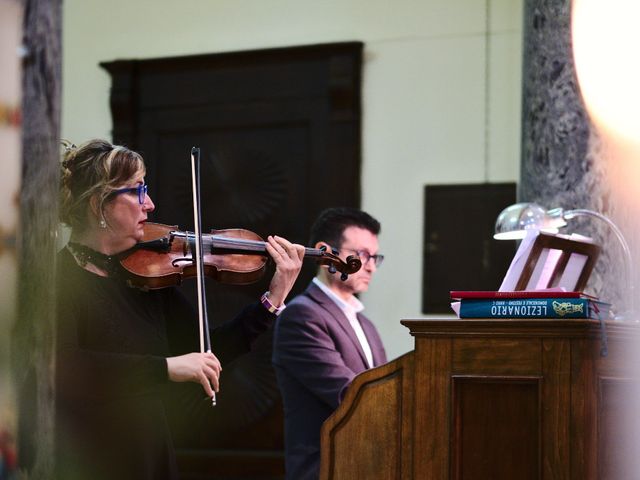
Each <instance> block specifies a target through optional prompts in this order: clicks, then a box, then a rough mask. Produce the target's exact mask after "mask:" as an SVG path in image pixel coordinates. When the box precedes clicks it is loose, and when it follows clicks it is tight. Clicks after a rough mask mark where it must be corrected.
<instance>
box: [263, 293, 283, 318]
mask: <svg viewBox="0 0 640 480" xmlns="http://www.w3.org/2000/svg"><path fill="white" fill-rule="evenodd" d="M260 303H261V304H262V306H263V307H264V308H266V309H267V310H269V312H271V313H273V314H274V315H280V314H281V313H282V311H283V310H284V309H285V305H284V304H283V305H281V306H279V307H276V306H275V305H274V304H273V303H271V301H270V300H269V292H264V293H263V294H262V297H260Z"/></svg>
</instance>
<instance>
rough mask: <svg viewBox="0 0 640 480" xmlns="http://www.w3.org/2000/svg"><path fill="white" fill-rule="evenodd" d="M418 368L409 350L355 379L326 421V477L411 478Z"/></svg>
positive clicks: (324, 440)
mask: <svg viewBox="0 0 640 480" xmlns="http://www.w3.org/2000/svg"><path fill="white" fill-rule="evenodd" d="M370 372H374V371H373V370H371V371H370ZM413 372H414V370H413V358H412V357H411V356H406V355H405V356H403V357H400V358H399V359H397V360H395V361H393V362H390V363H388V364H386V365H383V366H381V367H378V368H376V369H375V373H373V374H369V375H368V374H367V373H368V372H365V373H363V374H361V375H359V376H358V377H357V378H356V379H355V380H354V383H353V384H352V386H351V387H350V388H349V390H348V391H347V394H346V396H345V399H344V401H343V404H342V405H341V410H340V411H341V414H340V415H334V416H332V417H330V419H328V420H327V421H326V422H325V424H324V425H323V428H322V432H323V434H322V449H321V456H322V468H321V471H320V478H321V479H325V480H326V479H336V480H337V479H341V478H367V479H380V480H382V479H389V480H394V479H400V478H409V476H410V475H411V455H410V453H411V450H410V449H408V448H407V445H410V444H411V440H412V438H413V436H412V432H413V429H412V422H411V420H410V419H411V415H412V411H413V402H412V392H411V388H412V386H413ZM355 406H358V408H354V407H355ZM354 449H356V450H357V451H358V452H359V454H358V455H354V454H353V453H354ZM337 466H339V468H337V469H336V467H337Z"/></svg>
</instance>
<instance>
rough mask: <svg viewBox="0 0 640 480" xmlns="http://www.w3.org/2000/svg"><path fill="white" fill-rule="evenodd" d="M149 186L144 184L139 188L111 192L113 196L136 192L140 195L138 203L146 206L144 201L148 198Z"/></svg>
mask: <svg viewBox="0 0 640 480" xmlns="http://www.w3.org/2000/svg"><path fill="white" fill-rule="evenodd" d="M147 188H148V187H147V184H146V183H142V184H140V185H138V186H137V187H127V188H119V189H118V190H114V191H113V192H111V194H112V195H119V194H121V193H133V192H136V193H137V194H138V203H140V205H143V204H144V201H145V199H146V197H147Z"/></svg>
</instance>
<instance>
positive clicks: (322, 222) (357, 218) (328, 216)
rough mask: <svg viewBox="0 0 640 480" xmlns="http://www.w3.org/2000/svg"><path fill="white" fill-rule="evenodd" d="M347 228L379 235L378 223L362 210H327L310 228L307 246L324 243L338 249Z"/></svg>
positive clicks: (346, 208) (347, 208) (345, 208)
mask: <svg viewBox="0 0 640 480" xmlns="http://www.w3.org/2000/svg"><path fill="white" fill-rule="evenodd" d="M348 227H358V228H362V229H364V230H369V231H370V232H371V233H373V234H374V235H378V234H379V233H380V222H378V221H377V220H376V219H375V218H373V217H372V216H371V215H369V214H368V213H366V212H363V211H362V210H359V209H357V208H351V207H337V208H327V209H326V210H323V211H322V212H321V213H320V215H319V216H318V218H317V219H316V221H315V222H314V223H313V225H312V226H311V238H310V243H309V245H315V244H316V243H318V242H325V243H328V244H329V245H330V246H331V247H333V248H340V247H341V246H342V242H343V241H344V237H343V233H344V231H345V230H346V229H347V228H348Z"/></svg>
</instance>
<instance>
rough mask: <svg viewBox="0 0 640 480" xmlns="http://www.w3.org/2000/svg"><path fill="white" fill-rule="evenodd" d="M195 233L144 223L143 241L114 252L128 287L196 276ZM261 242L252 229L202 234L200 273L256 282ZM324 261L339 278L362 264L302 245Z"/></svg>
mask: <svg viewBox="0 0 640 480" xmlns="http://www.w3.org/2000/svg"><path fill="white" fill-rule="evenodd" d="M196 241H197V240H196V236H195V234H194V233H193V232H184V231H181V230H179V229H178V228H177V226H171V225H164V224H160V223H152V222H147V223H145V225H144V235H143V238H142V240H141V241H140V242H139V243H138V244H136V245H135V246H134V247H133V248H131V249H129V250H127V251H125V252H123V253H122V254H120V255H119V260H120V265H121V267H122V269H123V270H124V275H125V278H126V280H127V282H128V284H129V285H130V286H133V287H137V288H141V289H143V290H154V289H158V288H165V287H169V286H172V285H180V284H181V283H182V280H183V279H184V278H188V277H194V276H196V275H197V271H196V264H195V261H194V255H195V249H196V247H195V242H196ZM265 245H266V243H265V242H264V240H263V239H262V238H261V237H260V236H259V235H257V234H256V233H254V232H251V231H249V230H245V229H239V228H233V229H227V230H212V231H211V233H208V234H207V233H205V234H202V260H203V265H204V270H203V273H204V275H205V276H207V277H210V278H214V279H216V280H217V281H219V282H221V283H226V284H231V285H248V284H251V283H254V282H256V281H258V280H259V279H260V278H261V277H262V276H263V274H264V272H265V270H266V265H267V261H268V259H269V253H268V252H267V249H266V246H265ZM307 258H309V259H315V260H316V262H317V263H318V264H320V265H327V266H328V267H329V271H330V272H331V273H335V272H340V273H341V278H342V280H346V279H347V277H348V275H350V274H352V273H355V272H357V271H358V270H360V267H361V266H362V262H361V261H360V258H358V256H357V255H350V256H349V257H347V259H346V261H344V260H342V259H341V258H340V257H338V255H337V252H336V251H333V252H328V251H326V249H324V248H319V249H318V248H305V259H307Z"/></svg>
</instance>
